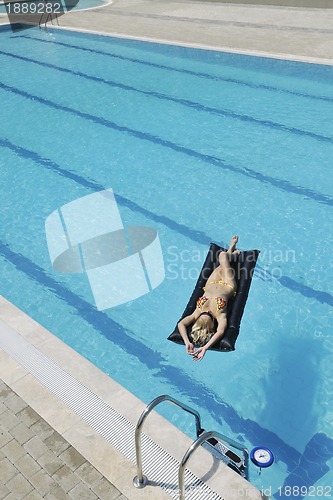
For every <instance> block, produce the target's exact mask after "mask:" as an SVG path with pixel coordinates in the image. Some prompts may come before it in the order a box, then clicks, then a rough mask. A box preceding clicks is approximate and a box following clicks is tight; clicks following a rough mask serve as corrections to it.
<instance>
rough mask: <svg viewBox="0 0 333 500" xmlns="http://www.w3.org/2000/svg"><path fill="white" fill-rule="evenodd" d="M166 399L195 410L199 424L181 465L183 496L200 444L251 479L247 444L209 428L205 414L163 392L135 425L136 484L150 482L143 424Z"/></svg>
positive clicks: (186, 409)
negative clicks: (144, 468) (144, 458)
mask: <svg viewBox="0 0 333 500" xmlns="http://www.w3.org/2000/svg"><path fill="white" fill-rule="evenodd" d="M163 401H168V402H169V403H172V404H174V405H176V406H178V407H180V408H182V409H183V410H184V411H186V412H188V413H191V414H192V415H193V416H194V417H195V425H196V433H197V438H196V440H195V441H194V442H193V443H192V444H191V446H190V447H189V448H188V450H187V451H186V453H185V455H184V456H183V458H182V460H181V462H180V465H179V469H178V488H179V500H184V499H185V484H184V474H185V469H186V465H187V462H188V460H189V458H190V457H191V455H192V454H193V453H194V451H195V450H196V449H197V448H198V447H199V446H203V447H204V448H206V449H208V450H209V451H210V452H211V453H212V454H213V455H214V457H216V458H217V459H219V460H221V461H223V462H224V463H226V464H227V465H228V466H229V467H231V468H232V469H233V470H234V471H236V472H237V473H238V474H240V475H241V476H242V477H244V478H245V479H248V468H249V453H248V451H247V449H246V448H244V447H243V446H242V445H241V444H240V443H237V442H236V441H234V440H232V439H230V438H228V437H226V436H223V434H220V433H219V432H216V431H205V430H204V429H203V428H202V427H201V418H200V414H199V413H198V412H197V411H196V410H194V409H193V408H191V407H189V406H187V405H185V404H184V403H182V402H180V401H178V400H177V399H175V398H173V397H171V396H168V395H162V396H158V397H157V398H155V399H154V400H153V401H151V403H149V404H148V405H147V406H146V408H145V409H144V411H143V412H142V414H141V416H140V418H139V420H138V423H137V425H136V428H135V453H136V466H137V475H136V476H135V477H134V479H133V484H134V486H135V487H136V488H144V487H145V486H146V485H147V484H148V478H147V477H146V476H144V475H143V473H142V450H141V431H142V427H143V424H144V422H145V420H146V418H147V417H148V415H149V413H150V412H151V411H152V410H153V409H154V408H155V407H156V406H157V405H159V404H160V403H163ZM229 446H231V447H232V448H235V449H236V450H239V451H241V452H242V453H243V457H242V458H241V457H239V456H238V455H237V454H236V453H234V452H233V451H232V450H231V449H230V448H229Z"/></svg>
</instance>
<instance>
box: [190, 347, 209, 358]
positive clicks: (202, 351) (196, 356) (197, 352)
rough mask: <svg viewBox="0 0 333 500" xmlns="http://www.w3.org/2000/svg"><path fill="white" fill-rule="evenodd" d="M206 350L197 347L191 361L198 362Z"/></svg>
mask: <svg viewBox="0 0 333 500" xmlns="http://www.w3.org/2000/svg"><path fill="white" fill-rule="evenodd" d="M206 351H207V349H206V348H205V347H199V349H197V351H196V352H195V353H194V354H193V361H200V360H201V359H202V358H203V357H204V355H205V354H206Z"/></svg>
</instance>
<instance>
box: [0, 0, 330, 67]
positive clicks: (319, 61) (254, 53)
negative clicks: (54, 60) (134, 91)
mask: <svg viewBox="0 0 333 500" xmlns="http://www.w3.org/2000/svg"><path fill="white" fill-rule="evenodd" d="M105 1H107V0H105ZM112 3H113V0H110V1H109V2H108V3H106V4H104V5H101V6H100V7H97V8H98V9H100V8H103V7H106V6H107V5H110V4H112ZM94 9H95V7H91V8H88V9H81V11H78V12H83V11H84V10H88V11H93V10H94ZM69 14H75V12H73V13H69ZM1 16H6V14H1V13H0V27H1V26H5V25H8V26H10V23H8V21H7V20H6V22H2V21H5V19H2V17H1ZM49 28H50V29H58V30H64V31H73V32H78V33H86V34H88V35H99V36H107V37H111V38H120V39H125V40H134V41H141V42H147V43H157V44H161V45H171V46H176V47H184V48H189V49H198V50H211V51H215V52H224V53H230V54H238V55H244V56H249V57H262V58H265V59H278V60H282V61H292V62H299V63H306V64H316V65H322V66H333V59H325V58H317V57H312V56H305V55H304V56H303V55H298V56H297V55H295V54H285V53H273V52H265V51H258V50H246V49H240V48H238V49H235V48H232V47H221V46H216V45H203V44H198V43H194V42H183V41H180V40H166V39H163V38H151V37H144V36H135V35H129V34H126V33H116V32H106V31H98V30H89V29H86V28H78V27H75V26H56V25H52V26H51V27H49Z"/></svg>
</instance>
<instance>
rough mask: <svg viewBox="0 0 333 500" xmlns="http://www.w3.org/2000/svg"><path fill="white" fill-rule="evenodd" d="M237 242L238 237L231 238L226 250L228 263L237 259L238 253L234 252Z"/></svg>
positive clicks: (237, 251)
mask: <svg viewBox="0 0 333 500" xmlns="http://www.w3.org/2000/svg"><path fill="white" fill-rule="evenodd" d="M237 242H238V236H233V237H232V238H231V242H230V246H229V248H228V250H227V254H228V258H229V262H234V261H236V260H237V258H238V255H239V254H240V251H239V250H236V245H237Z"/></svg>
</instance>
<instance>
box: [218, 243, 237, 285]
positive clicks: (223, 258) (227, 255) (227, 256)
mask: <svg viewBox="0 0 333 500" xmlns="http://www.w3.org/2000/svg"><path fill="white" fill-rule="evenodd" d="M237 242H238V236H234V237H233V238H232V240H231V243H230V246H229V248H228V250H227V251H226V252H221V253H220V255H219V263H220V273H221V276H222V279H223V280H224V281H225V282H226V283H229V284H230V285H235V276H234V270H233V269H232V267H231V265H230V261H231V260H234V259H236V258H237V257H238V255H239V250H236V245H237Z"/></svg>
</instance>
